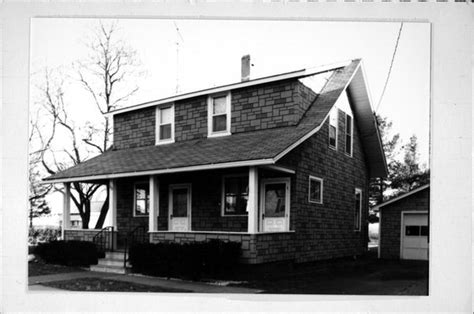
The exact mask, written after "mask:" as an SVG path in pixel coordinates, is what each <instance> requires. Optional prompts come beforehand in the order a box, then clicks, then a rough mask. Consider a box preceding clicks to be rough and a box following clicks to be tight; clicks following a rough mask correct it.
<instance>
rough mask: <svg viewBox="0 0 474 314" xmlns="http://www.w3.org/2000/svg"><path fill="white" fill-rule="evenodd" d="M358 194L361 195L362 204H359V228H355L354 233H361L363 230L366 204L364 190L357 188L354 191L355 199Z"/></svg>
mask: <svg viewBox="0 0 474 314" xmlns="http://www.w3.org/2000/svg"><path fill="white" fill-rule="evenodd" d="M357 193H360V202H359V228H358V229H356V228H354V231H360V230H361V229H362V204H363V203H364V194H363V193H362V189H360V188H355V190H354V198H355V196H356V194H357Z"/></svg>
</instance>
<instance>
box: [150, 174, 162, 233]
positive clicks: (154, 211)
mask: <svg viewBox="0 0 474 314" xmlns="http://www.w3.org/2000/svg"><path fill="white" fill-rule="evenodd" d="M159 184H160V183H159V181H158V180H157V178H156V176H150V212H149V213H148V231H150V232H152V231H158V214H159V211H158V208H159V206H160V205H159V204H160V199H159Z"/></svg>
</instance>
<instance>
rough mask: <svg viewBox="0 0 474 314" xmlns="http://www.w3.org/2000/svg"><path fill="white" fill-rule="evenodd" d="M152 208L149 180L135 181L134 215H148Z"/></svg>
mask: <svg viewBox="0 0 474 314" xmlns="http://www.w3.org/2000/svg"><path fill="white" fill-rule="evenodd" d="M149 209H150V186H149V183H148V182H140V183H135V186H134V204H133V216H135V217H136V216H147V215H148V212H149Z"/></svg>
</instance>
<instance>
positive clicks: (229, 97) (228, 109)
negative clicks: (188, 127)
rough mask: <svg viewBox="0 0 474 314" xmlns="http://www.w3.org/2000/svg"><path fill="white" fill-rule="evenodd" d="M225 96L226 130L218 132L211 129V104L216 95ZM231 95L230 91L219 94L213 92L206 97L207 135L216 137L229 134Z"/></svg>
mask: <svg viewBox="0 0 474 314" xmlns="http://www.w3.org/2000/svg"><path fill="white" fill-rule="evenodd" d="M222 96H226V117H227V119H226V130H225V131H219V132H213V131H212V127H213V125H212V117H213V114H212V105H213V99H214V98H216V97H222ZM231 111H232V110H231V95H230V91H229V92H227V93H224V94H223V93H220V94H213V95H209V96H208V98H207V137H218V136H227V135H231V132H230V121H231V116H230V114H231Z"/></svg>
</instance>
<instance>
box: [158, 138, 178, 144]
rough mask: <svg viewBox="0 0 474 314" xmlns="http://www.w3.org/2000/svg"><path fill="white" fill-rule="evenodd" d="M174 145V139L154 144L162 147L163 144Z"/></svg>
mask: <svg viewBox="0 0 474 314" xmlns="http://www.w3.org/2000/svg"><path fill="white" fill-rule="evenodd" d="M172 143H174V139H172V140H161V141H158V142H156V143H155V145H164V144H172Z"/></svg>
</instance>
